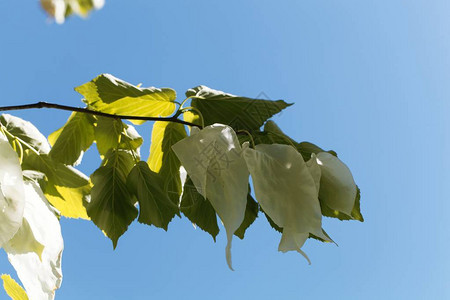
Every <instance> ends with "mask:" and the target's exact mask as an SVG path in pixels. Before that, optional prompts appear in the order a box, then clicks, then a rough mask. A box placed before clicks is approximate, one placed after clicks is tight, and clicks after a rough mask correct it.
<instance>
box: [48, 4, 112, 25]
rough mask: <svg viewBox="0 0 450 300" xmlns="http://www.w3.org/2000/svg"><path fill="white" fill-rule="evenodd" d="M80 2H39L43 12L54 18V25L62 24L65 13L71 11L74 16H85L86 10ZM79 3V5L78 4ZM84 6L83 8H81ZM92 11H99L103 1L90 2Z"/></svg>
mask: <svg viewBox="0 0 450 300" xmlns="http://www.w3.org/2000/svg"><path fill="white" fill-rule="evenodd" d="M82 2H85V1H82V0H41V5H42V8H44V10H45V11H46V12H47V13H48V14H49V15H51V16H52V17H54V18H55V21H56V23H58V24H62V23H64V21H65V18H66V12H67V10H68V9H71V10H72V11H73V12H74V13H75V14H77V15H80V16H83V17H84V16H86V14H87V12H88V10H87V8H86V7H84V6H85V5H86V4H83V3H82ZM80 3H81V4H80ZM83 5H84V6H83ZM92 5H93V8H94V9H100V8H102V7H103V6H104V5H105V0H92Z"/></svg>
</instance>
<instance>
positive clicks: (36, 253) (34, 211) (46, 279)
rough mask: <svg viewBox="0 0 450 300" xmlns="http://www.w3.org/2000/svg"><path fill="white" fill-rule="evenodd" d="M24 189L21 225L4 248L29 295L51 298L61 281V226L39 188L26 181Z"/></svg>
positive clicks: (43, 299) (38, 297) (37, 299)
mask: <svg viewBox="0 0 450 300" xmlns="http://www.w3.org/2000/svg"><path fill="white" fill-rule="evenodd" d="M24 188H25V199H26V204H25V210H24V219H23V224H22V227H21V228H20V229H19V231H18V233H17V234H16V235H15V236H14V238H13V239H12V240H10V241H9V242H8V243H7V244H5V247H4V248H5V251H6V252H7V254H8V259H9V261H10V262H11V264H12V265H13V267H14V269H16V271H17V275H18V276H19V278H20V280H21V281H22V284H23V286H24V287H25V290H26V292H27V294H28V296H29V298H30V299H36V300H48V299H54V297H55V290H56V289H58V288H59V287H60V286H61V281H62V272H61V258H62V252H63V248H64V243H63V239H62V235H61V226H60V224H59V221H58V218H57V217H56V215H55V213H54V210H53V208H52V207H51V206H50V205H49V203H48V202H47V199H45V197H44V194H43V193H42V191H41V189H40V187H39V186H38V185H37V184H36V183H34V182H31V181H27V182H25V184H24Z"/></svg>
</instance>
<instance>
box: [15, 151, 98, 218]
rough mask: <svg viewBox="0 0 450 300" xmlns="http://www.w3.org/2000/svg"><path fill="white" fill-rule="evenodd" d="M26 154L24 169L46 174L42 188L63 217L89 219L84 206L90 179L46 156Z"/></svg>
mask: <svg viewBox="0 0 450 300" xmlns="http://www.w3.org/2000/svg"><path fill="white" fill-rule="evenodd" d="M25 154H26V155H25V157H24V161H23V164H22V168H23V169H24V170H33V171H38V172H41V173H43V174H45V182H44V184H41V182H40V185H41V188H42V189H43V190H44V193H45V195H46V197H47V199H48V200H49V202H50V203H51V204H52V205H53V206H54V207H55V208H56V209H58V210H59V211H60V212H61V215H63V216H64V217H67V218H74V219H78V218H81V219H89V217H88V215H87V213H86V208H85V206H84V204H85V202H86V201H87V200H88V197H89V194H90V191H91V186H90V184H89V180H88V178H87V177H86V176H85V175H84V174H83V173H81V172H80V171H78V170H77V169H75V168H73V167H70V166H66V165H64V164H62V163H58V162H55V161H53V160H52V159H51V158H50V157H49V156H48V155H46V154H41V155H36V154H35V153H34V152H32V151H29V150H27V151H25Z"/></svg>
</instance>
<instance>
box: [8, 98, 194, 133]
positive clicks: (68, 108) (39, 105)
mask: <svg viewBox="0 0 450 300" xmlns="http://www.w3.org/2000/svg"><path fill="white" fill-rule="evenodd" d="M32 108H53V109H59V110H66V111H76V112H80V113H86V114H91V115H95V116H102V117H107V118H116V119H117V118H118V119H126V120H142V121H162V122H173V123H180V124H183V125H188V126H195V127H200V125H197V124H194V123H191V122H186V121H183V120H180V119H178V118H177V117H176V116H173V117H140V116H127V115H115V114H108V113H104V112H101V111H96V110H90V109H87V108H81V107H74V106H68V105H62V104H56V103H48V102H37V103H32V104H24V105H12V106H2V107H0V111H8V110H24V109H32Z"/></svg>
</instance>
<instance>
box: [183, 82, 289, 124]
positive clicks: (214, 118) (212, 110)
mask: <svg viewBox="0 0 450 300" xmlns="http://www.w3.org/2000/svg"><path fill="white" fill-rule="evenodd" d="M186 96H187V97H193V96H195V97H198V98H193V99H192V104H191V105H192V106H193V107H195V108H197V109H198V110H200V112H201V113H202V114H203V117H204V121H205V126H208V125H212V124H214V123H221V124H225V125H229V126H231V127H233V129H235V130H239V129H245V130H257V129H259V128H260V127H261V126H262V125H263V124H264V122H266V120H267V119H270V118H271V117H272V116H273V115H275V114H277V113H279V112H280V111H282V110H283V109H285V108H286V107H288V106H290V105H291V104H288V103H286V102H284V101H283V100H277V101H270V100H261V99H252V98H246V97H239V96H234V95H231V94H227V93H224V92H222V91H217V90H213V89H211V88H208V87H206V86H198V87H195V88H193V89H190V90H188V91H187V92H186ZM191 114H195V112H191Z"/></svg>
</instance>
